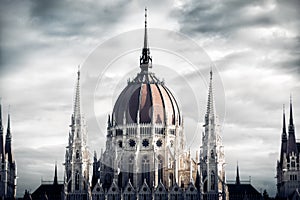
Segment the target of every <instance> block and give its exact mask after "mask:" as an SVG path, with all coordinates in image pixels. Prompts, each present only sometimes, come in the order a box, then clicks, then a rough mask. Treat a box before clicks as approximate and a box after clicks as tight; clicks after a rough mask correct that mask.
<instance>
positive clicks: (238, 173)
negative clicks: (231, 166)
mask: <svg viewBox="0 0 300 200" xmlns="http://www.w3.org/2000/svg"><path fill="white" fill-rule="evenodd" d="M235 184H236V185H239V184H241V181H240V172H239V162H238V161H237V165H236V179H235Z"/></svg>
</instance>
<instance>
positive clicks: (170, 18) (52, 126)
mask: <svg viewBox="0 0 300 200" xmlns="http://www.w3.org/2000/svg"><path fill="white" fill-rule="evenodd" d="M299 4H300V3H299V1H298V0H288V1H276V0H265V1H241V0H226V1H219V0H210V1H205V2H204V1H203V2H202V1H197V0H186V1H184V0H182V1H180V0H177V1H171V0H166V1H157V0H154V1H125V0H116V1H93V0H88V1H85V0H78V1H70V0H53V1H47V0H27V1H19V0H12V1H9V0H1V1H0V26H1V29H0V45H1V46H0V96H1V97H2V106H3V117H4V122H5V124H4V125H5V127H6V121H7V117H6V116H7V112H8V105H9V104H10V105H11V108H10V112H11V123H12V125H11V126H12V134H13V148H14V155H15V159H16V160H17V164H18V177H19V179H18V191H17V194H18V195H19V196H21V195H22V194H23V193H24V190H25V189H29V190H31V191H34V190H35V189H36V188H37V187H38V186H39V184H40V181H41V179H43V180H52V179H53V173H54V163H55V162H56V161H57V163H58V170H59V178H60V179H61V180H62V179H63V165H62V163H63V160H64V152H65V146H66V143H67V135H68V125H69V122H70V115H71V113H72V105H73V93H74V85H75V79H76V71H77V66H78V65H81V66H82V68H83V70H86V74H85V76H84V77H83V85H85V87H83V89H84V88H92V89H94V90H93V91H94V98H93V102H94V104H95V105H94V106H92V108H93V113H92V114H91V113H86V114H87V117H86V120H87V124H88V131H89V146H90V151H91V152H93V151H94V150H96V151H97V152H98V153H99V152H100V149H101V148H104V141H105V140H104V136H103V130H105V119H106V116H107V114H108V113H110V112H111V110H112V107H113V102H114V101H115V100H116V97H117V95H118V93H119V92H120V91H121V90H122V88H123V87H125V85H126V80H127V79H128V78H132V77H134V75H135V74H136V73H137V72H138V71H139V69H138V58H139V54H140V49H138V48H141V46H142V37H143V35H142V34H143V32H142V30H140V29H141V28H143V21H144V19H143V15H144V14H143V12H144V7H145V6H147V7H148V11H149V12H148V17H149V18H148V19H149V23H148V25H149V27H150V28H152V29H153V30H149V32H150V35H149V40H150V46H151V44H153V46H156V49H155V48H154V50H153V51H152V52H153V53H152V55H153V59H154V67H153V71H155V72H156V74H157V76H159V77H161V78H163V79H164V80H165V82H166V84H167V86H168V87H169V88H170V89H171V90H172V91H174V93H175V95H176V96H177V98H178V101H179V102H180V103H181V108H182V111H183V114H184V116H185V126H186V135H187V145H189V146H190V147H191V148H192V149H197V148H199V146H200V145H201V141H200V140H201V137H200V135H201V130H199V127H201V123H202V121H203V117H204V116H203V115H204V110H205V101H206V96H207V87H206V86H207V84H206V78H207V77H208V73H207V70H206V71H205V69H204V68H206V69H208V68H209V63H210V61H212V62H213V63H214V65H215V68H214V71H215V72H216V73H215V74H216V81H215V97H216V103H217V109H218V112H219V115H220V118H221V122H222V127H223V132H222V137H223V144H224V146H225V151H226V162H227V166H226V173H227V179H228V180H233V179H234V178H235V168H236V163H237V161H238V162H239V166H240V175H241V178H242V180H249V176H251V180H252V183H253V184H254V186H255V187H256V188H257V189H258V190H261V189H267V191H268V192H269V193H270V194H271V195H275V179H274V177H275V173H276V172H275V169H276V160H277V159H278V156H279V145H280V134H281V126H282V124H281V121H282V104H288V103H289V96H290V94H291V93H292V95H293V105H294V118H295V123H296V131H297V130H298V129H297V127H298V126H297V124H299V123H300V92H299V91H300V33H299V32H300V28H299V27H300V14H299V12H298V11H299V8H300V5H299ZM151 33H152V37H151ZM166 33H168V34H170V35H172V34H175V36H174V35H173V36H174V37H169V38H173V39H174V38H176V37H177V36H178V35H180V36H178V37H181V38H179V39H178V38H177V40H176V39H174V41H176V42H174V43H172V42H171V43H169V44H167V45H164V44H165V43H164V42H165V41H167V40H164V39H166V38H167V37H166ZM135 34H136V35H135ZM176 34H178V35H176ZM132 35H135V36H132ZM162 35H164V36H162ZM135 37H136V38H135ZM128 38H129V39H131V40H133V41H132V43H130V42H128V41H131V40H126V39H128ZM182 38H184V39H182ZM124 39H125V40H124ZM180 41H181V42H182V41H183V43H180ZM135 42H136V43H135ZM139 42H140V46H136V45H132V44H138V43H139ZM177 42H179V43H177ZM189 42H190V43H191V44H197V45H198V46H197V45H196V46H197V47H193V48H192V46H193V45H187V44H189ZM166 43H167V42H166ZM172 44H175V45H173V46H172ZM126 45H129V46H130V45H132V46H130V47H128V48H127V49H126V48H124V46H125V47H126ZM180 49H181V50H182V51H180ZM177 50H178V51H177ZM124 52H126V53H124ZM195 52H196V53H197V55H196V56H195V55H194V56H193V53H195ZM121 54H122V55H121ZM110 55H114V56H111V57H110ZM97 56H98V57H97ZM96 57H97V58H98V60H95V58H96ZM197 57H198V59H199V60H198V61H197V59H195V58H197ZM186 58H190V59H186ZM102 61H103V63H110V64H108V65H103V64H102ZM188 61H192V64H191V63H189V62H188ZM198 65H199V66H198ZM155 66H156V67H155ZM191 66H193V67H191ZM195 66H196V67H195ZM195 69H199V72H201V73H200V74H201V75H199V73H198V75H197V76H196V78H197V77H198V78H200V77H202V79H203V80H200V81H199V79H197V80H196V78H195V76H192V75H194V74H197V73H194V72H195ZM93 70H95V71H93ZM91 71H93V72H96V73H98V74H94V75H95V77H98V79H97V81H96V83H97V84H96V86H95V85H93V86H89V85H88V84H89V83H90V82H88V80H92V79H93V78H90V79H89V77H90V76H92V73H91ZM88 72H89V73H88ZM202 75H203V76H202ZM99 77H100V78H99ZM193 77H194V79H195V80H193ZM197 81H199V82H197ZM92 83H93V84H95V83H94V82H92ZM92 83H91V84H92ZM197 83H199V84H197ZM186 88H188V89H186ZM83 93H84V91H83ZM84 97H86V96H85V95H83V97H82V98H84ZM189 97H191V98H189ZM85 100H86V99H83V102H85ZM189 100H190V101H189ZM191 105H195V106H197V109H194V107H193V106H191ZM90 106H91V105H86V104H85V103H83V107H90ZM195 110H196V112H195ZM87 112H89V111H88V110H87ZM92 115H95V116H94V118H93V117H92ZM201 115H202V117H200V116H201ZM95 117H96V118H95ZM95 119H96V120H95ZM92 122H96V123H92ZM223 122H224V123H223ZM197 133H198V134H197ZM297 136H299V134H297ZM192 138H193V141H194V142H191V140H192Z"/></svg>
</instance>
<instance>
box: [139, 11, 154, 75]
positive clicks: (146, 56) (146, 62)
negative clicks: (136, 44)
mask: <svg viewBox="0 0 300 200" xmlns="http://www.w3.org/2000/svg"><path fill="white" fill-rule="evenodd" d="M148 46H149V45H148V31H147V7H145V33H144V47H143V50H142V56H141V57H140V67H141V69H142V71H144V72H146V73H147V72H148V68H151V67H152V58H151V57H150V49H149V47H148Z"/></svg>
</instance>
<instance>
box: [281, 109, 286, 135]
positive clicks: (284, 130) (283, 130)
mask: <svg viewBox="0 0 300 200" xmlns="http://www.w3.org/2000/svg"><path fill="white" fill-rule="evenodd" d="M282 110H283V127H282V133H286V126H285V105H284V104H283V108H282Z"/></svg>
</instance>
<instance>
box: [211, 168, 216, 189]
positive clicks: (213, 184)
mask: <svg viewBox="0 0 300 200" xmlns="http://www.w3.org/2000/svg"><path fill="white" fill-rule="evenodd" d="M210 178H211V186H210V189H211V190H214V189H215V184H216V182H215V173H214V171H211V175H210Z"/></svg>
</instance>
